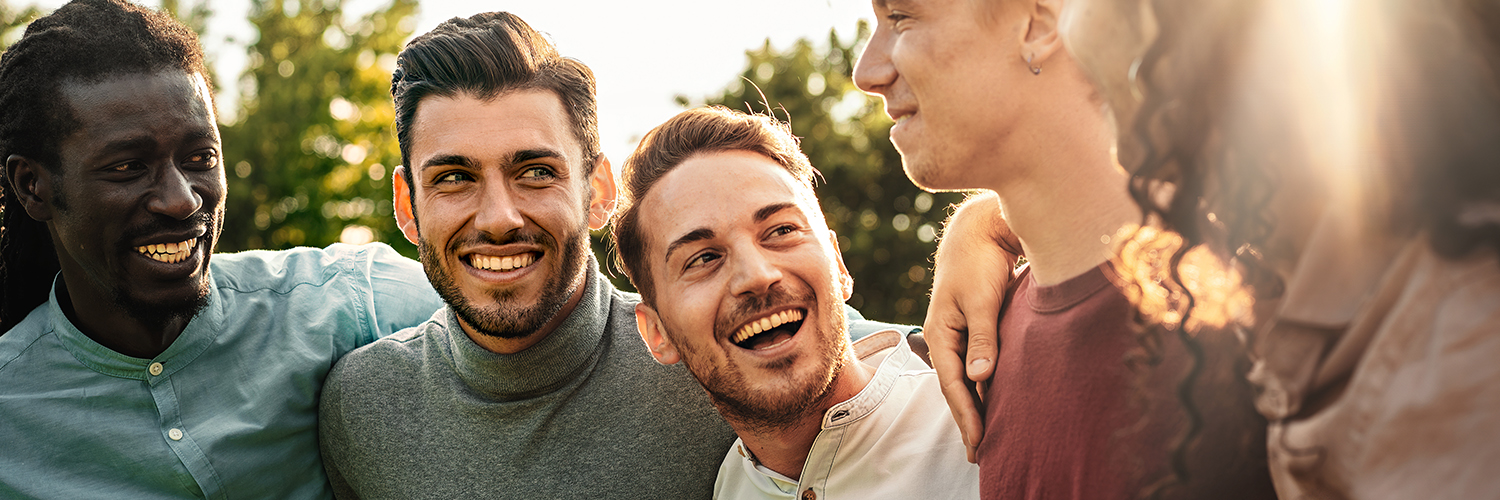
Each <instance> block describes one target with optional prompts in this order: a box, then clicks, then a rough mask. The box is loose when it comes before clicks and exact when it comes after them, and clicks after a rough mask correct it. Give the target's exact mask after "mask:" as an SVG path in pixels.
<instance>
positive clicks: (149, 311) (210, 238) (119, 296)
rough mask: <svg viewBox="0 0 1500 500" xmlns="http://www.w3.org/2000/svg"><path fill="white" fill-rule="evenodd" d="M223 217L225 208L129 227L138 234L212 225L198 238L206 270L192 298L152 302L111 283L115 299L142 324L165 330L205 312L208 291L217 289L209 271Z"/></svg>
mask: <svg viewBox="0 0 1500 500" xmlns="http://www.w3.org/2000/svg"><path fill="white" fill-rule="evenodd" d="M222 221H223V212H222V211H204V212H199V213H197V214H194V215H193V216H192V217H189V218H187V219H183V220H172V219H170V218H166V217H156V218H153V219H151V220H150V221H148V222H147V223H145V224H142V225H140V226H138V227H133V228H130V230H128V231H126V232H125V234H126V235H127V238H134V237H135V236H136V235H140V234H155V233H165V232H183V231H187V230H189V229H190V228H192V227H195V226H197V225H199V224H202V225H203V226H205V227H208V228H209V234H207V235H205V236H206V237H205V238H203V239H201V240H200V241H199V242H198V244H199V245H201V246H203V247H204V248H203V273H202V275H201V276H200V278H201V279H200V280H199V282H198V287H197V293H195V294H194V296H193V297H192V298H189V299H186V300H181V301H177V302H171V303H165V304H163V303H152V302H146V301H143V300H138V299H136V298H135V297H132V296H130V295H129V294H126V293H125V291H124V290H122V289H120V288H118V287H109V288H108V290H109V293H110V295H111V296H112V299H113V300H114V303H115V304H116V305H118V306H120V307H121V308H123V309H124V310H125V313H126V314H129V315H130V317H132V318H135V319H136V320H138V321H140V322H141V324H142V325H144V326H146V327H147V328H150V329H152V330H162V329H164V328H166V327H167V325H171V324H173V323H176V322H178V321H182V322H183V323H186V322H188V321H191V320H192V319H193V318H194V317H197V316H198V313H199V312H202V311H203V308H204V307H207V306H208V294H209V293H212V292H213V283H212V281H213V279H212V278H211V277H210V276H209V273H208V263H209V261H211V260H212V259H213V254H214V246H216V245H217V244H218V241H219V234H220V232H221V230H222V226H221V224H222ZM127 241H128V240H127ZM121 246H122V247H123V246H125V245H121Z"/></svg>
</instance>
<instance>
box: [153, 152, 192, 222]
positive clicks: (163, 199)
mask: <svg viewBox="0 0 1500 500" xmlns="http://www.w3.org/2000/svg"><path fill="white" fill-rule="evenodd" d="M154 190H155V191H156V192H155V195H154V196H152V197H151V198H150V201H149V202H148V203H147V205H146V207H147V209H148V210H150V211H152V212H155V213H159V214H162V215H165V216H168V217H171V218H173V219H177V220H184V219H187V218H188V217H191V216H192V215H193V214H195V213H198V209H199V208H202V207H203V197H202V196H200V195H199V194H198V192H197V191H195V190H194V189H193V183H192V182H190V181H188V178H187V176H185V175H183V172H182V169H181V168H178V167H177V165H167V167H166V168H163V169H161V173H160V174H158V175H157V179H156V186H155V187H154Z"/></svg>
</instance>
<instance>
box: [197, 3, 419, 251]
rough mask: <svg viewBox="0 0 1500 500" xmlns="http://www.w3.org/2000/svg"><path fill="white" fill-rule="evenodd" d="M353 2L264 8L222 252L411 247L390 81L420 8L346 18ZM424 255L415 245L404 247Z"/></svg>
mask: <svg viewBox="0 0 1500 500" xmlns="http://www.w3.org/2000/svg"><path fill="white" fill-rule="evenodd" d="M342 4H343V2H342V0H255V2H254V3H253V5H252V6H251V12H250V22H251V23H252V24H254V25H255V27H256V28H257V29H258V30H259V32H260V37H259V39H258V40H257V41H256V42H255V43H253V44H252V45H250V47H249V51H250V55H249V59H250V61H249V65H248V68H247V69H246V70H245V73H244V75H243V76H242V78H241V80H240V82H241V84H240V87H241V92H242V96H241V101H240V103H239V108H238V109H239V113H238V116H239V117H240V119H239V121H237V122H235V123H232V124H226V125H225V126H223V128H222V132H223V136H224V151H225V155H224V158H225V169H226V173H227V175H228V177H229V199H228V207H227V208H226V210H227V211H228V215H227V216H226V217H225V221H224V234H223V237H222V239H221V240H220V243H219V249H220V250H221V251H235V250H245V249H254V248H287V247H291V246H296V245H314V246H322V245H326V244H329V243H333V242H336V241H340V240H341V238H345V237H347V238H348V239H352V240H355V241H359V240H365V239H371V240H374V241H386V242H396V241H399V240H401V239H402V237H401V234H400V232H399V231H397V230H396V227H395V222H394V220H393V219H392V217H391V187H390V186H391V181H390V175H391V171H392V170H393V169H394V166H395V165H397V164H398V163H400V158H401V155H400V149H399V148H398V146H397V143H396V137H395V135H394V134H393V133H392V132H391V124H392V123H393V120H394V116H395V112H394V111H393V110H392V108H391V98H390V79H391V71H392V70H393V69H394V67H395V57H396V54H397V53H398V52H400V50H401V46H402V45H401V44H402V42H404V41H405V40H406V39H407V38H408V37H409V36H410V35H411V32H412V28H413V25H414V24H415V17H414V15H415V13H416V8H417V2H416V0H392V3H391V4H390V5H389V6H386V7H382V8H379V9H376V10H375V11H374V12H372V13H370V14H368V15H366V16H364V17H363V18H360V19H357V20H346V19H345V18H344V15H343V11H342ZM396 246H397V247H398V248H401V249H402V251H403V252H406V253H407V254H408V255H412V256H415V254H416V249H415V247H412V246H410V245H396Z"/></svg>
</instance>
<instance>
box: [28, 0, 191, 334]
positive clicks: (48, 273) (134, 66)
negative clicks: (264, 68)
mask: <svg viewBox="0 0 1500 500" xmlns="http://www.w3.org/2000/svg"><path fill="white" fill-rule="evenodd" d="M168 69H180V70H182V71H184V72H187V73H188V74H194V73H196V74H200V75H203V78H204V80H205V81H207V79H208V78H209V74H208V71H207V69H206V67H205V65H204V62H203V49H202V47H201V46H200V45H199V43H198V35H197V34H195V33H193V30H191V29H189V28H188V27H186V26H183V25H182V23H179V22H177V20H176V19H174V18H173V17H172V16H171V15H168V14H165V13H162V12H157V11H153V10H150V9H146V8H144V7H141V6H139V5H134V4H131V3H127V2H124V1H122V0H75V1H73V2H70V3H68V4H67V5H64V6H62V7H61V8H59V9H57V11H55V12H53V13H52V14H50V15H48V16H46V17H43V18H40V19H37V20H36V21H34V22H32V23H31V25H30V26H27V27H26V33H25V34H24V35H22V36H21V39H20V40H17V41H16V43H15V44H14V45H11V46H10V48H9V49H7V50H6V51H5V54H4V55H0V162H3V161H5V160H6V159H7V158H9V157H10V156H11V155H20V156H23V157H26V158H27V159H28V160H31V161H32V162H35V163H38V164H40V165H42V166H43V168H46V169H47V170H49V171H51V172H60V171H61V169H62V165H61V164H60V162H61V159H60V158H59V155H58V147H59V144H60V143H61V142H62V139H63V137H66V136H67V135H68V134H71V133H73V132H74V131H76V130H77V128H78V126H79V123H78V121H77V119H76V118H75V117H74V116H73V111H72V109H71V107H70V106H69V105H68V102H67V100H66V99H65V98H64V96H63V94H62V87H63V84H64V83H67V82H83V83H92V82H98V81H102V80H104V79H106V78H108V77H112V76H118V75H126V74H136V73H153V72H157V71H162V70H168ZM0 178H8V177H5V176H0ZM0 190H3V194H0V198H3V201H0V203H3V211H4V212H3V222H0V224H3V229H0V234H3V236H0V282H3V286H0V294H3V296H0V332H3V331H4V330H8V329H10V327H12V326H15V324H16V323H18V322H20V320H21V319H23V318H24V317H25V315H26V314H27V313H29V312H30V311H31V310H32V309H33V308H35V307H36V306H38V305H41V304H42V303H44V302H46V301H47V295H48V293H49V291H50V290H51V287H52V278H53V277H54V276H55V275H56V274H57V272H58V269H59V268H58V265H57V254H56V253H55V251H54V250H53V248H52V239H51V236H50V234H49V233H48V231H47V226H46V225H45V224H42V223H41V222H38V221H35V220H32V219H31V217H30V216H28V215H27V214H26V209H25V208H24V207H22V206H21V203H20V200H19V199H17V198H16V196H15V193H14V190H13V189H11V186H10V185H9V181H7V180H0Z"/></svg>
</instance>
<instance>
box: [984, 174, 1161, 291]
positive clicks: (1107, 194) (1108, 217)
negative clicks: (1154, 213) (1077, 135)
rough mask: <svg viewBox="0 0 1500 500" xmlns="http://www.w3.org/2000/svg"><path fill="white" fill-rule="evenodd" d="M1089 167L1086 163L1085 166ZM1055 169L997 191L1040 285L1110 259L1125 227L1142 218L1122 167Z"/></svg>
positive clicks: (1084, 270)
mask: <svg viewBox="0 0 1500 500" xmlns="http://www.w3.org/2000/svg"><path fill="white" fill-rule="evenodd" d="M1086 165H1087V164H1086ZM1061 170H1062V169H1057V170H1054V171H1049V172H1046V173H1045V174H1044V176H1046V177H1050V178H1041V179H1031V181H1032V182H1024V183H1017V184H1016V185H1012V186H1007V187H1006V188H1005V189H997V190H996V193H997V194H999V195H1000V210H1001V211H1002V213H1003V214H1004V217H1005V221H1006V223H1007V224H1009V225H1010V228H1011V231H1014V232H1015V234H1016V237H1017V238H1019V239H1020V240H1021V247H1022V249H1023V250H1024V251H1025V252H1026V260H1027V261H1028V262H1030V263H1031V275H1032V276H1033V277H1035V279H1036V281H1037V284H1039V285H1043V286H1046V285H1054V284H1057V283H1061V282H1063V281H1067V280H1068V279H1070V278H1073V277H1075V276H1078V275H1081V274H1083V273H1085V272H1087V271H1088V270H1090V269H1093V268H1094V267H1097V266H1098V265H1100V264H1102V263H1104V262H1105V261H1107V260H1109V258H1110V256H1111V248H1112V247H1111V243H1112V242H1113V241H1114V240H1115V238H1117V232H1118V231H1119V229H1120V228H1121V227H1123V226H1126V225H1128V224H1133V223H1137V222H1139V221H1140V209H1139V208H1138V207H1137V206H1136V205H1135V202H1134V200H1132V199H1131V198H1130V196H1129V194H1128V193H1127V192H1126V190H1125V183H1126V176H1125V173H1124V172H1123V171H1121V170H1120V169H1118V168H1117V167H1114V166H1113V165H1109V164H1108V163H1104V164H1102V166H1101V165H1090V166H1084V167H1081V168H1076V169H1071V170H1068V171H1066V172H1063V171H1061Z"/></svg>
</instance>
